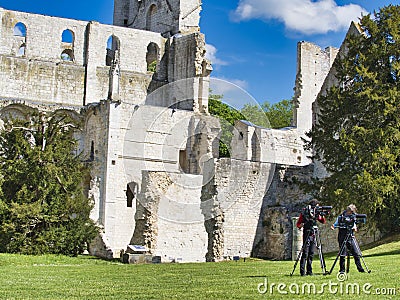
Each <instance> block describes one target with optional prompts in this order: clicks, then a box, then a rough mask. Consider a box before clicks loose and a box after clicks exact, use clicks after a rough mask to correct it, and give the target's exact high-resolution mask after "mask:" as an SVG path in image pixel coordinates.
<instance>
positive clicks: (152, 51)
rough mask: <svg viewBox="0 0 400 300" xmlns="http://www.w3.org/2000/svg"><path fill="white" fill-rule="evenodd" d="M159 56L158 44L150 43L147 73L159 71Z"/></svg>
mask: <svg viewBox="0 0 400 300" xmlns="http://www.w3.org/2000/svg"><path fill="white" fill-rule="evenodd" d="M158 56H159V49H158V46H157V44H155V43H150V44H149V45H148V46H147V54H146V62H147V72H153V73H155V72H156V71H157V65H158Z"/></svg>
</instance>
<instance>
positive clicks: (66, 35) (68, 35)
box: [61, 29, 74, 44]
mask: <svg viewBox="0 0 400 300" xmlns="http://www.w3.org/2000/svg"><path fill="white" fill-rule="evenodd" d="M61 41H62V42H63V43H66V44H73V43H74V33H73V32H72V31H71V30H69V29H66V30H64V31H63V33H62V35H61Z"/></svg>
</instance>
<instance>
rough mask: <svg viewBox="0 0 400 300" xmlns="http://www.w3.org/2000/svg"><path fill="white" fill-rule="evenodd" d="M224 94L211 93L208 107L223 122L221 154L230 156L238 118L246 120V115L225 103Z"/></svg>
mask: <svg viewBox="0 0 400 300" xmlns="http://www.w3.org/2000/svg"><path fill="white" fill-rule="evenodd" d="M222 98H223V96H222V95H215V94H212V93H210V96H209V99H208V109H209V112H210V114H211V115H213V116H216V117H218V118H219V121H220V123H221V131H222V132H221V136H220V141H219V156H220V157H230V153H229V148H230V144H231V141H232V137H233V126H234V125H235V121H236V120H245V117H244V116H243V115H242V114H241V113H240V112H239V111H237V110H236V109H234V108H232V107H230V106H229V105H227V104H225V103H223V102H222V101H221V100H222Z"/></svg>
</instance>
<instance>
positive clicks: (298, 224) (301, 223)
mask: <svg viewBox="0 0 400 300" xmlns="http://www.w3.org/2000/svg"><path fill="white" fill-rule="evenodd" d="M296 226H297V228H298V229H301V228H303V226H304V218H303V214H300V217H299V219H298V220H297V223H296Z"/></svg>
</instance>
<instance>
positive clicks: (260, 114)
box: [240, 104, 271, 128]
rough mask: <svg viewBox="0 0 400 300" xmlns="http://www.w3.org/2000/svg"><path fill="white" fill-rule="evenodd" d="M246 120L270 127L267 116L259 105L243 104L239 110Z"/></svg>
mask: <svg viewBox="0 0 400 300" xmlns="http://www.w3.org/2000/svg"><path fill="white" fill-rule="evenodd" d="M240 112H241V113H242V115H243V116H244V117H245V118H246V120H247V121H250V122H251V123H253V124H254V125H257V126H261V127H264V128H271V125H270V123H269V120H268V117H267V115H266V113H265V111H264V110H263V108H262V107H261V106H259V105H252V104H245V105H244V106H243V108H242V109H241V110H240Z"/></svg>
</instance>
